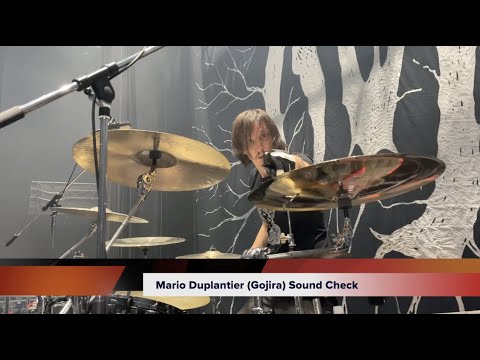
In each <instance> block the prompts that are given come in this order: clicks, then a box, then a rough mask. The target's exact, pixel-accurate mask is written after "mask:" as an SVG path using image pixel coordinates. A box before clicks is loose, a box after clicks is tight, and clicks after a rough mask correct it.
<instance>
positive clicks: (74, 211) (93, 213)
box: [54, 206, 148, 224]
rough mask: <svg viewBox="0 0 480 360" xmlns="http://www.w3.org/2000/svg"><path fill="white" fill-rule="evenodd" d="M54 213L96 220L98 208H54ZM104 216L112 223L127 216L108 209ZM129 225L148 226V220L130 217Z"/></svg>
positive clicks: (121, 220) (120, 220)
mask: <svg viewBox="0 0 480 360" xmlns="http://www.w3.org/2000/svg"><path fill="white" fill-rule="evenodd" d="M54 209H55V211H56V212H58V213H62V214H71V215H79V216H85V217H88V218H89V219H93V220H95V219H97V217H98V206H95V207H92V208H90V209H87V208H72V207H63V206H60V207H55V208H54ZM105 212H106V214H107V216H106V217H107V221H112V222H123V221H124V220H125V219H126V218H127V217H128V215H125V214H121V213H117V212H113V211H112V210H110V209H106V211H105ZM129 222H130V223H138V224H148V220H145V219H142V218H139V217H136V216H132V217H131V218H130V220H129Z"/></svg>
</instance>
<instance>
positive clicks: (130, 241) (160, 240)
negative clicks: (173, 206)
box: [106, 237, 185, 247]
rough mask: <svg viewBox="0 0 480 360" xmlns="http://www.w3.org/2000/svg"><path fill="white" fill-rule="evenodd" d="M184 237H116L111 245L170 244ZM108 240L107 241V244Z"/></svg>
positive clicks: (143, 245) (145, 245)
mask: <svg viewBox="0 0 480 360" xmlns="http://www.w3.org/2000/svg"><path fill="white" fill-rule="evenodd" d="M184 241H185V239H182V238H177V237H136V238H124V239H117V240H115V242H114V243H113V244H112V246H113V247H150V246H160V245H171V244H178V243H182V242H184ZM109 242H110V240H109V241H107V242H106V243H107V244H108V243H109Z"/></svg>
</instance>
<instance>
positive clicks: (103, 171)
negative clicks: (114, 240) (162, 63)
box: [0, 46, 163, 259]
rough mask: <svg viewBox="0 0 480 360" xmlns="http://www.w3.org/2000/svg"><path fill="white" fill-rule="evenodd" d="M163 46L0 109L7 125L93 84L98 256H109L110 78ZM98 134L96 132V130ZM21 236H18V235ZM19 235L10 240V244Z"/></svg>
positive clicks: (0, 117) (2, 123) (0, 120)
mask: <svg viewBox="0 0 480 360" xmlns="http://www.w3.org/2000/svg"><path fill="white" fill-rule="evenodd" d="M161 48H163V46H149V47H146V48H144V49H143V50H142V51H140V52H138V53H136V54H134V55H131V56H129V57H128V58H125V59H124V60H122V61H120V62H119V63H118V64H117V63H115V62H113V63H110V64H107V65H104V66H103V67H101V68H100V69H97V70H96V71H94V72H92V73H90V74H88V75H85V76H83V77H80V78H78V79H73V80H72V83H71V84H69V85H65V86H62V87H61V88H59V89H58V90H55V91H53V92H50V93H48V94H46V95H43V96H41V97H39V98H37V99H35V100H33V101H30V102H29V103H27V104H24V105H21V106H14V107H12V108H10V109H8V110H5V111H3V112H2V113H0V129H1V128H3V127H5V126H8V125H10V124H12V123H14V122H16V121H18V120H20V119H22V118H23V117H25V114H27V113H29V112H30V111H33V110H35V109H38V108H39V107H42V106H44V105H46V104H48V103H50V102H52V101H55V100H56V99H58V98H60V97H62V96H65V95H67V94H69V93H71V92H73V91H84V90H85V89H87V88H89V87H92V89H93V90H94V92H95V93H96V96H97V99H98V101H99V119H100V157H99V184H98V189H99V191H98V224H97V225H98V234H97V235H98V237H97V258H100V259H103V258H106V251H105V238H106V225H107V224H106V208H107V206H106V204H107V187H106V175H107V149H108V132H107V127H108V121H109V120H110V106H111V102H112V101H113V99H114V98H115V92H114V90H113V87H112V85H111V83H110V80H111V79H113V78H114V77H115V76H117V75H119V74H120V73H121V72H123V71H125V70H127V69H128V67H129V66H131V65H133V63H134V62H135V61H136V60H138V59H140V58H143V57H146V56H148V55H150V54H151V53H153V52H155V51H157V50H160V49H161ZM93 135H94V136H95V134H93ZM17 237H18V236H17ZM15 239H16V238H15V237H14V239H13V240H10V241H9V244H8V245H10V244H11V243H12V242H13V241H14V240H15Z"/></svg>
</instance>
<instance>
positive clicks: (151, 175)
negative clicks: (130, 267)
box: [106, 144, 161, 254]
mask: <svg viewBox="0 0 480 360" xmlns="http://www.w3.org/2000/svg"><path fill="white" fill-rule="evenodd" d="M157 145H158V144H157ZM160 157H161V152H160V151H158V150H151V151H150V158H151V159H152V166H151V168H150V171H149V172H147V173H144V174H142V175H140V176H139V177H138V180H137V190H138V199H137V202H136V203H135V205H134V206H133V207H132V209H131V210H130V212H129V213H128V216H127V218H126V219H125V220H124V221H123V222H122V224H121V225H120V227H119V228H118V229H117V231H116V232H115V234H114V235H113V237H112V239H111V240H110V241H109V242H108V244H107V247H106V252H107V254H108V251H109V250H110V248H111V246H112V244H113V243H114V242H115V240H116V239H117V238H118V236H119V235H120V233H121V232H122V230H123V228H124V227H125V225H126V224H127V222H128V221H129V220H130V218H131V217H132V216H133V215H134V214H135V213H136V212H137V210H138V208H139V207H140V205H141V204H142V202H143V201H144V200H145V199H146V198H147V196H148V194H150V191H151V190H152V186H153V182H154V181H155V177H156V171H155V168H156V166H157V160H158V159H160Z"/></svg>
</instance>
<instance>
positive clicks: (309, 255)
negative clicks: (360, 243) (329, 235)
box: [267, 248, 351, 259]
mask: <svg viewBox="0 0 480 360" xmlns="http://www.w3.org/2000/svg"><path fill="white" fill-rule="evenodd" d="M347 257H351V255H350V254H349V253H348V252H347V251H346V250H341V251H337V250H335V249H328V248H326V249H311V250H299V251H289V252H285V253H278V254H271V255H267V258H268V259H336V258H347Z"/></svg>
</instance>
